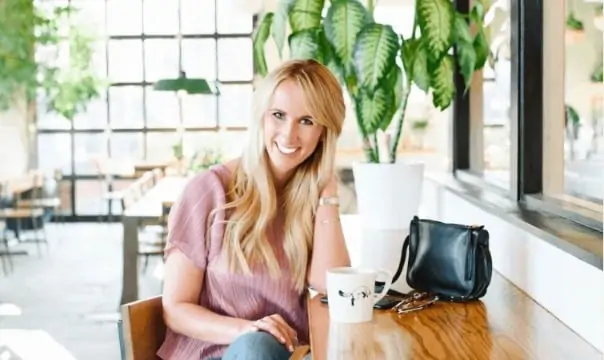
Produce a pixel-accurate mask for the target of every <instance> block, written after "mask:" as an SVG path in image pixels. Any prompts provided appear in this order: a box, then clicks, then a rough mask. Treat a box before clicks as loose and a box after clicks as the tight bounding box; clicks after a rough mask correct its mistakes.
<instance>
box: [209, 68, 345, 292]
mask: <svg viewBox="0 0 604 360" xmlns="http://www.w3.org/2000/svg"><path fill="white" fill-rule="evenodd" d="M284 81H293V82H295V83H296V84H297V85H298V86H299V87H300V88H301V89H302V91H303V93H304V94H305V98H306V99H305V100H306V104H307V107H308V109H309V111H310V115H311V116H312V117H313V119H314V120H315V121H316V123H317V124H318V125H320V126H322V127H323V132H322V135H321V138H320V140H319V143H318V144H317V148H316V149H315V151H314V152H313V153H312V154H311V155H310V156H309V157H308V158H307V159H306V160H305V161H304V162H303V163H302V164H300V165H299V166H298V168H297V169H296V170H295V172H294V174H293V175H292V177H291V178H290V179H289V180H288V182H287V184H286V185H285V186H284V188H283V189H282V193H281V194H280V195H281V198H282V199H283V204H282V206H280V205H279V204H278V202H277V192H276V187H275V182H274V179H273V175H272V172H271V170H270V166H269V161H270V160H269V157H268V154H267V151H266V147H265V142H264V119H265V116H266V112H267V111H268V109H269V107H270V106H271V103H272V99H273V94H274V92H275V90H276V89H277V87H278V86H279V85H280V84H282V83H283V82H284ZM254 95H255V99H254V100H255V101H254V108H253V118H252V122H251V124H250V126H249V138H248V145H247V149H246V150H245V152H244V153H243V156H242V158H241V162H240V163H239V165H238V166H237V167H236V169H235V170H234V174H233V177H232V179H231V183H230V184H229V188H228V191H227V202H226V205H225V206H224V207H222V209H217V210H224V211H226V212H227V213H228V214H229V216H228V220H227V222H226V227H225V234H224V243H223V251H224V252H225V253H226V257H227V264H228V266H229V270H230V271H235V272H236V271H243V272H244V273H247V274H250V273H251V272H252V266H253V265H258V264H260V265H262V264H264V265H265V266H266V268H267V269H268V272H269V274H270V275H271V276H272V277H273V278H274V277H278V276H281V272H282V270H281V264H279V262H278V261H277V258H276V255H275V253H274V252H273V248H272V246H271V244H270V243H269V241H268V240H267V238H266V235H267V230H268V226H269V224H270V223H271V221H272V220H273V219H274V218H275V216H276V215H277V212H278V211H283V212H284V213H285V220H284V231H285V234H284V241H283V249H284V252H285V254H286V256H287V259H288V262H289V269H290V272H291V276H292V282H293V284H294V286H295V288H296V290H298V291H299V292H302V291H303V290H304V288H305V286H306V274H307V266H308V262H309V259H310V254H311V252H312V242H313V234H314V219H315V212H316V208H317V206H318V201H319V195H320V191H321V189H322V188H323V187H324V186H325V185H326V184H327V181H328V180H329V179H330V177H331V176H332V175H333V172H334V159H335V152H336V146H337V140H338V137H339V136H340V133H341V132H342V125H343V122H344V116H345V105H344V98H343V94H342V87H341V85H340V84H339V83H338V80H337V79H336V78H335V77H334V76H333V74H332V73H331V71H330V70H329V69H327V68H326V67H325V66H323V65H321V64H320V63H318V62H317V61H314V60H290V61H286V62H284V63H283V64H281V66H279V67H278V68H277V69H275V70H274V71H272V72H271V73H270V74H269V75H268V76H267V77H266V78H265V79H263V80H262V82H261V84H259V86H258V87H257V89H256V91H255V94H254Z"/></svg>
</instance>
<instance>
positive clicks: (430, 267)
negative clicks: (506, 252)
mask: <svg viewBox="0 0 604 360" xmlns="http://www.w3.org/2000/svg"><path fill="white" fill-rule="evenodd" d="M407 253H408V254H409V259H408V266H407V279H406V280H407V284H409V286H410V287H412V288H413V289H415V290H417V291H420V292H427V293H431V294H434V295H436V296H437V297H438V299H439V300H448V301H469V300H475V299H479V298H481V297H483V296H484V295H485V294H486V292H487V288H488V287H489V285H490V283H491V276H492V273H493V269H492V263H491V252H490V250H489V232H488V231H487V230H486V229H485V228H484V226H476V225H472V226H467V225H459V224H447V223H443V222H439V221H435V220H427V219H419V218H418V217H417V216H416V217H414V218H413V220H412V221H411V224H410V229H409V235H408V236H407V238H406V239H405V242H404V245H403V251H402V256H401V261H400V263H399V267H398V269H397V272H396V274H395V275H394V279H393V282H394V281H396V280H397V279H398V278H399V277H400V275H401V272H402V270H403V267H404V264H405V260H406V257H407Z"/></svg>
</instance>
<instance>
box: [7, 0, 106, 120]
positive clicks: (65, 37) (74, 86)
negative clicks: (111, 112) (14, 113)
mask: <svg viewBox="0 0 604 360" xmlns="http://www.w3.org/2000/svg"><path fill="white" fill-rule="evenodd" d="M76 12H77V9H76V8H75V7H73V6H71V5H68V6H54V7H51V8H43V7H42V6H35V5H34V2H33V1H31V0H3V1H0V34H2V39H1V41H0V110H6V109H8V108H9V107H10V106H11V104H13V102H14V101H15V100H16V99H18V98H24V99H25V100H26V101H27V102H30V101H33V100H34V99H35V98H36V96H37V95H38V94H39V93H43V94H44V95H45V97H46V100H47V108H45V109H38V111H50V112H54V113H57V114H59V115H61V116H62V117H64V118H65V119H68V120H73V119H74V117H75V116H76V115H77V114H78V113H80V112H82V111H84V110H85V109H86V107H87V104H88V103H89V102H90V101H91V100H93V99H94V98H96V97H98V96H99V95H100V91H101V89H102V86H103V81H101V79H99V78H98V77H97V76H96V75H95V73H94V71H93V68H92V66H93V59H92V54H93V49H92V44H93V41H94V38H93V37H91V36H89V35H87V34H86V33H85V32H84V31H83V30H82V29H81V28H79V27H78V26H76V25H75V23H74V21H73V17H74V15H75V14H76ZM62 45H67V48H63V47H62ZM37 50H41V53H43V54H54V57H53V56H51V58H50V59H41V58H37V56H36V51H37ZM64 50H67V52H64ZM65 55H67V56H65ZM59 58H63V59H67V62H66V63H62V64H61V63H60V62H59V61H58V59H59Z"/></svg>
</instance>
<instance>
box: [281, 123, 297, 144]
mask: <svg viewBox="0 0 604 360" xmlns="http://www.w3.org/2000/svg"><path fill="white" fill-rule="evenodd" d="M297 133H298V126H297V125H296V122H295V121H286V122H285V124H283V127H282V128H281V135H282V136H283V137H285V138H286V139H288V140H293V139H295V138H296V136H297Z"/></svg>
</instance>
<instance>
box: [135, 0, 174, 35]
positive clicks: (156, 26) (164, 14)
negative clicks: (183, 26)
mask: <svg viewBox="0 0 604 360" xmlns="http://www.w3.org/2000/svg"><path fill="white" fill-rule="evenodd" d="M143 7H144V8H145V10H144V11H145V23H144V27H145V33H146V34H164V35H171V34H176V33H178V1H174V0H172V1H167V0H145V2H144V3H143Z"/></svg>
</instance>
